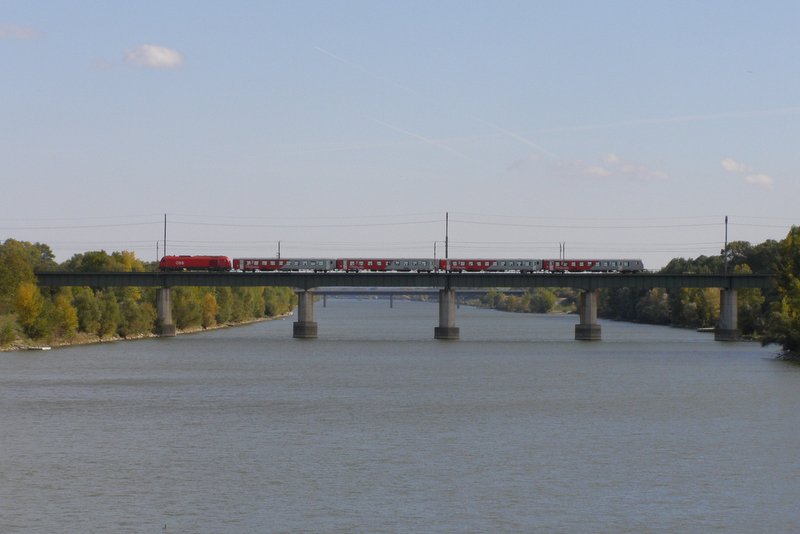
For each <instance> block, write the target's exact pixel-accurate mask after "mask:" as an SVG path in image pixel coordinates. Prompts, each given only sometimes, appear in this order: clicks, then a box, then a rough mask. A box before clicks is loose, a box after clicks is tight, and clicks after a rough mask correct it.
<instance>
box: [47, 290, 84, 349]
mask: <svg viewBox="0 0 800 534" xmlns="http://www.w3.org/2000/svg"><path fill="white" fill-rule="evenodd" d="M51 328H52V333H53V335H54V336H56V337H57V338H60V339H66V340H70V339H73V338H74V337H75V333H76V332H77V331H78V311H77V310H76V309H75V307H74V306H73V305H72V292H71V290H70V289H69V288H63V289H61V291H59V293H58V294H57V295H56V296H55V298H54V299H53V307H52V311H51Z"/></svg>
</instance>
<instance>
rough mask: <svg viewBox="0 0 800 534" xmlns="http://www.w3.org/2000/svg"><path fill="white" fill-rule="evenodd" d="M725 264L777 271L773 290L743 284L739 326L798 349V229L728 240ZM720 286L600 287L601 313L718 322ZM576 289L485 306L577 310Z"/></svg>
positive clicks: (535, 292) (710, 267)
mask: <svg viewBox="0 0 800 534" xmlns="http://www.w3.org/2000/svg"><path fill="white" fill-rule="evenodd" d="M725 263H726V262H725V255H724V254H720V255H719V256H700V257H698V258H694V259H684V258H676V259H673V260H672V261H670V262H669V263H668V264H667V266H666V267H664V268H663V269H661V271H660V272H661V273H664V274H683V273H697V274H704V273H722V272H724V271H725V269H726V266H725ZM727 269H728V272H731V273H743V274H744V273H754V274H775V275H777V277H778V285H777V287H775V288H771V289H765V290H761V289H739V290H738V291H737V294H738V313H739V329H740V330H741V332H742V334H743V335H745V336H749V337H751V338H753V339H758V340H761V341H762V342H763V343H764V344H767V343H778V344H781V345H782V346H783V349H784V351H785V352H786V354H787V355H797V353H798V352H800V228H799V227H792V229H791V230H790V231H789V234H788V235H787V236H786V238H785V239H784V240H782V241H774V240H768V241H765V242H763V243H761V244H758V245H751V244H750V243H748V242H746V241H735V242H733V243H730V244H729V245H728V257H727ZM719 293H720V290H719V289H716V288H707V289H700V288H682V289H671V290H667V289H661V288H656V289H650V290H648V289H631V288H620V289H602V290H600V296H599V303H598V310H597V313H598V315H599V316H600V317H603V318H607V319H615V320H622V321H632V322H640V323H648V324H659V325H672V326H679V327H687V328H703V327H713V326H715V325H716V324H717V322H718V321H719V305H720V298H719ZM576 295H577V294H576V292H575V291H573V290H569V289H558V290H555V291H551V290H549V289H544V288H532V289H531V290H530V291H528V292H527V293H526V294H524V295H522V296H509V295H504V294H502V293H499V292H497V291H490V292H488V293H487V294H486V295H485V296H484V297H482V298H481V300H480V303H481V304H482V305H484V306H487V307H491V308H495V309H499V310H506V311H514V312H533V313H547V312H549V311H552V310H553V309H554V308H556V306H558V307H560V309H562V310H569V309H573V310H574V304H575V302H576V300H577V299H576Z"/></svg>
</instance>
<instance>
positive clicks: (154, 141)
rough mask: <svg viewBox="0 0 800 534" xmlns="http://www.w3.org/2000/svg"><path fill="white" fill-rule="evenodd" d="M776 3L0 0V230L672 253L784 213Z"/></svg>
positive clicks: (799, 38) (401, 247)
mask: <svg viewBox="0 0 800 534" xmlns="http://www.w3.org/2000/svg"><path fill="white" fill-rule="evenodd" d="M799 26H800V2H797V1H795V0H787V1H780V0H772V1H770V0H767V1H764V2H751V1H736V0H706V1H681V0H677V1H658V0H653V1H648V2H642V1H639V0H635V1H634V0H631V1H618V0H607V1H597V0H592V1H579V0H571V1H563V2H561V1H536V0H528V1H520V2H516V1H435V2H431V1H429V0H426V1H403V2H384V1H365V2H361V1H318V2H307V1H281V2H277V1H276V2H272V1H263V2H243V1H239V2H237V1H231V2H210V1H197V0H195V1H170V2H162V1H158V2H156V1H143V0H140V1H137V2H108V1H58V0H54V1H48V2H31V1H29V0H20V1H17V0H0V69H2V70H0V72H2V74H1V76H2V83H0V120H1V121H2V128H0V241H4V240H5V239H8V238H14V239H18V240H24V241H31V242H42V243H46V244H48V245H50V247H51V248H52V249H53V251H54V253H55V254H56V259H57V260H58V261H65V260H67V259H69V258H70V257H71V256H72V255H73V254H76V253H81V252H85V251H89V250H106V251H107V252H112V251H120V250H131V251H134V252H135V253H136V255H137V257H139V258H142V259H144V260H148V261H149V260H155V259H156V258H158V256H159V255H160V254H163V252H164V243H163V239H164V231H165V224H164V221H165V219H166V221H167V222H166V234H167V242H166V245H167V252H168V253H169V254H224V255H228V256H231V257H243V256H257V257H274V256H275V255H277V254H278V251H279V250H280V254H281V256H283V257H325V258H331V257H334V258H335V257H348V256H350V257H353V256H356V257H432V256H434V254H435V255H436V257H443V256H444V254H445V240H446V238H447V242H448V243H447V253H448V254H449V256H450V257H459V258H499V257H504V258H556V257H558V256H559V254H560V250H561V248H562V245H563V247H564V249H565V251H566V255H567V256H568V257H572V258H579V257H580V258H584V257H585V258H592V257H594V258H620V257H627V258H641V259H642V260H643V261H644V262H645V267H647V268H653V269H657V268H659V267H662V266H663V265H665V264H666V263H667V262H668V261H669V260H670V259H671V258H675V257H685V258H692V257H697V256H700V255H714V254H719V253H720V249H721V248H722V247H723V246H724V241H725V234H726V226H725V222H724V221H725V216H728V226H727V234H728V239H729V240H730V241H734V240H744V241H749V242H751V243H753V244H756V243H760V242H763V241H764V240H767V239H776V240H780V239H782V238H783V237H785V236H786V234H787V233H788V231H789V228H790V227H791V225H792V224H800V212H798V209H797V205H798V199H800V150H798V145H799V143H798V142H800V32H798V31H797V28H798V27H799Z"/></svg>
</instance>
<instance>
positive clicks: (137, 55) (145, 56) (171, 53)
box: [125, 44, 184, 69]
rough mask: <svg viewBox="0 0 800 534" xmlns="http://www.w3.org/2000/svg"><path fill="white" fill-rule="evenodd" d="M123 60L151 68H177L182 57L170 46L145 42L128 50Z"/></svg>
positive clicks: (181, 63) (180, 63)
mask: <svg viewBox="0 0 800 534" xmlns="http://www.w3.org/2000/svg"><path fill="white" fill-rule="evenodd" d="M125 61H127V62H128V63H133V64H134V65H139V66H140V67H148V68H152V69H177V68H179V67H181V66H182V65H183V62H184V58H183V54H181V53H180V52H178V51H177V50H173V49H172V48H167V47H166V46H157V45H149V44H145V45H141V46H137V47H136V48H134V49H132V50H128V52H127V53H126V54H125Z"/></svg>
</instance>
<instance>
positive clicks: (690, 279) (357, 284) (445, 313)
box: [36, 271, 776, 341]
mask: <svg viewBox="0 0 800 534" xmlns="http://www.w3.org/2000/svg"><path fill="white" fill-rule="evenodd" d="M36 276H37V279H38V283H39V285H41V286H50V287H59V286H88V287H98V288H99V287H125V286H134V287H156V288H158V291H157V302H156V304H157V306H156V307H157V310H158V328H159V332H160V333H161V335H163V336H174V335H175V323H174V322H173V320H172V299H171V293H170V288H172V287H178V286H206V287H266V286H272V287H292V288H294V289H295V291H296V292H297V297H298V299H297V300H298V305H297V321H295V322H294V325H293V333H294V337H296V338H306V339H308V338H316V337H317V330H318V328H317V323H316V322H315V321H314V294H315V290H319V288H333V287H339V288H394V289H398V288H426V289H428V290H431V289H433V290H436V291H438V296H439V325H438V326H436V327H435V328H434V337H435V338H436V339H458V338H459V328H458V327H457V326H456V292H457V291H459V290H462V291H463V290H471V291H475V290H486V289H493V288H515V289H527V288H534V287H568V288H573V289H577V290H579V291H580V295H579V299H578V316H579V321H578V323H577V324H576V325H575V339H577V340H587V341H592V340H600V339H601V329H600V325H599V324H598V323H597V296H598V290H600V289H604V288H622V287H628V288H633V289H652V288H657V287H660V288H666V289H675V288H709V287H716V288H720V289H721V292H720V321H719V324H718V325H717V327H716V330H715V334H714V338H715V339H716V340H719V341H735V340H737V339H738V338H739V329H738V317H737V290H739V289H747V288H768V287H773V286H774V285H775V283H776V280H775V276H773V275H755V274H657V273H635V274H622V273H558V274H556V273H445V272H430V273H406V272H378V273H376V272H368V273H364V272H361V273H344V272H325V273H322V272H321V273H312V272H269V273H264V272H257V273H252V272H131V273H111V272H103V273H74V272H59V271H48V272H38V273H36Z"/></svg>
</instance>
